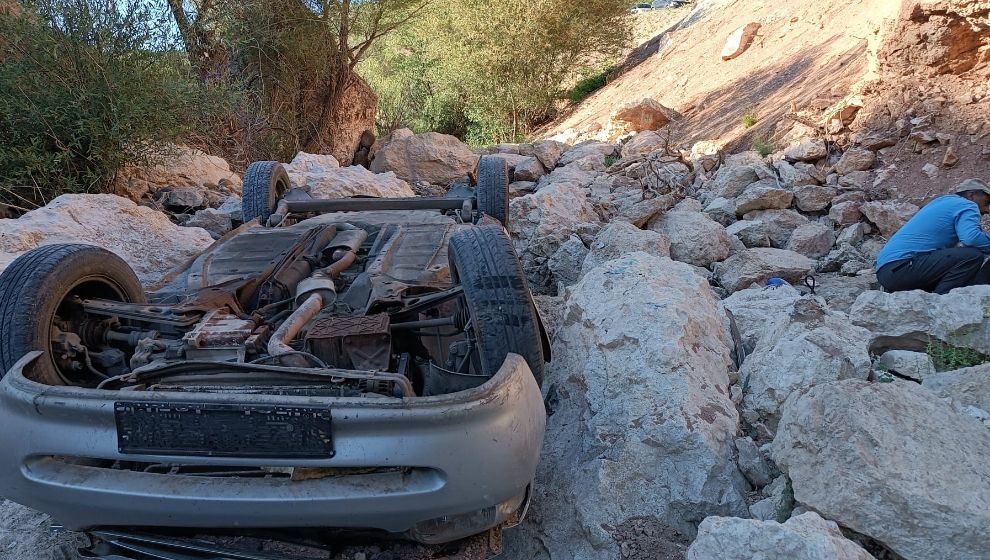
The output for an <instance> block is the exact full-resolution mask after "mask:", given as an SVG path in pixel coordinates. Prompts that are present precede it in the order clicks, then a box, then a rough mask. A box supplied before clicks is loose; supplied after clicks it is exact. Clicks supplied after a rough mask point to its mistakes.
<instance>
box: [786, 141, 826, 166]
mask: <svg viewBox="0 0 990 560" xmlns="http://www.w3.org/2000/svg"><path fill="white" fill-rule="evenodd" d="M827 155H828V146H826V145H825V141H824V140H822V139H821V138H805V139H804V140H801V141H800V142H796V143H794V144H792V145H790V146H789V147H788V148H787V149H786V150H784V157H785V158H787V159H788V160H790V161H816V160H819V159H822V158H823V157H825V156H827Z"/></svg>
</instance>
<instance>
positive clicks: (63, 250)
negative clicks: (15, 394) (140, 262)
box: [0, 243, 145, 385]
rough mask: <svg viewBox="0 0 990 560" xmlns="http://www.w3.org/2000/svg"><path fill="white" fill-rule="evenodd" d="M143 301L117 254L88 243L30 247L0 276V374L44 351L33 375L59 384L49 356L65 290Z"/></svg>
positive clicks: (135, 280) (61, 380) (62, 381)
mask: <svg viewBox="0 0 990 560" xmlns="http://www.w3.org/2000/svg"><path fill="white" fill-rule="evenodd" d="M72 293H79V294H85V295H88V296H89V297H102V298H108V299H116V300H117V301H125V302H129V303H144V302H145V296H144V290H143V289H142V287H141V282H140V281H139V280H138V278H137V276H136V275H135V274H134V271H133V270H131V267H130V266H128V264H127V263H126V262H124V261H123V259H121V258H120V257H118V256H117V255H115V254H113V253H111V252H110V251H107V250H106V249H103V248H101V247H95V246H92V245H82V244H75V243H72V244H57V245H44V246H41V247H38V248H36V249H32V250H31V251H28V252H27V253H24V254H23V255H21V256H19V257H17V258H16V259H14V262H12V263H10V266H8V267H7V269H6V270H4V271H3V274H0V376H3V374H5V373H6V372H7V371H8V370H10V368H11V367H13V365H14V363H16V362H17V360H20V359H21V358H22V357H23V356H24V355H25V354H27V353H28V352H32V351H35V350H41V351H43V352H45V355H44V356H42V357H41V358H40V359H39V360H38V361H37V362H35V368H34V369H33V371H34V373H35V375H34V378H35V379H36V380H37V381H40V382H42V383H47V384H49V385H62V384H65V383H66V381H67V380H66V378H65V377H64V376H63V375H60V374H59V371H58V368H57V367H56V365H55V363H54V361H53V359H52V357H51V347H50V334H51V328H52V319H53V318H54V316H55V312H56V310H57V309H58V307H59V305H60V304H61V302H62V301H63V300H64V299H65V298H66V297H67V296H69V295H70V294H72Z"/></svg>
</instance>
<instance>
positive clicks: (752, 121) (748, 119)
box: [741, 109, 760, 128]
mask: <svg viewBox="0 0 990 560" xmlns="http://www.w3.org/2000/svg"><path fill="white" fill-rule="evenodd" d="M741 122H742V125H743V128H753V127H754V126H756V123H758V122H760V115H759V114H757V112H756V110H755V109H750V110H749V111H746V114H745V115H743V117H742V119H741Z"/></svg>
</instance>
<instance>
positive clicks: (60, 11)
mask: <svg viewBox="0 0 990 560" xmlns="http://www.w3.org/2000/svg"><path fill="white" fill-rule="evenodd" d="M160 16H161V14H159V13H157V12H156V11H155V10H154V9H153V7H151V6H149V5H148V4H146V3H145V2H142V1H140V0H42V1H41V2H39V3H37V4H25V7H24V9H23V10H16V11H13V10H4V11H2V12H0V137H2V140H0V202H3V203H4V204H5V205H6V206H8V207H13V208H15V209H19V210H29V209H31V208H33V207H35V206H37V205H39V204H44V203H46V202H47V201H48V199H50V198H52V197H53V196H56V195H58V194H61V193H62V192H97V191H103V190H106V189H107V188H108V187H109V186H110V185H111V184H112V181H113V179H114V176H115V174H116V173H117V171H118V170H119V169H120V168H121V167H122V166H124V165H126V164H130V163H140V162H146V161H148V160H149V159H152V158H154V157H156V156H158V155H160V154H161V149H162V146H163V145H165V144H167V143H169V142H173V141H176V140H179V139H181V138H184V137H186V136H188V135H189V134H191V133H193V132H194V131H196V130H198V129H199V128H200V126H201V125H202V124H203V120H202V119H201V117H202V116H203V115H206V114H208V113H209V112H210V110H212V109H213V108H215V107H219V106H220V100H219V98H217V97H215V96H214V95H212V93H211V92H209V91H206V90H205V89H203V88H202V87H200V86H199V85H198V84H197V83H196V81H195V80H192V79H190V76H189V72H188V65H187V64H186V63H185V61H184V57H183V56H182V55H181V54H180V53H176V52H175V51H173V50H170V49H169V45H168V44H167V41H166V38H165V37H163V36H162V35H161V34H160V33H159V32H158V31H159V30H160V29H162V26H161V21H162V20H161V17H160Z"/></svg>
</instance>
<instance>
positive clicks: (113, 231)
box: [0, 194, 213, 285]
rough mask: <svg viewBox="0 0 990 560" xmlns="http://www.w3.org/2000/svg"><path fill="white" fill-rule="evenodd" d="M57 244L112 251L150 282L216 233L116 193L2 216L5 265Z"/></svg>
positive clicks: (75, 197) (69, 198)
mask: <svg viewBox="0 0 990 560" xmlns="http://www.w3.org/2000/svg"><path fill="white" fill-rule="evenodd" d="M52 243H86V244H89V245H98V246H100V247H103V248H104V249H107V250H109V251H113V252H114V253H116V254H117V255H118V256H120V257H121V258H122V259H124V260H125V261H127V264H129V265H131V268H133V269H134V272H135V273H136V274H137V276H138V278H139V279H140V280H141V283H142V284H145V285H150V284H154V283H156V282H158V281H159V280H160V279H161V278H162V277H163V276H165V275H166V274H167V273H168V272H169V271H170V270H172V268H174V267H176V266H178V265H180V264H182V263H184V262H185V261H186V260H188V259H189V258H190V257H192V256H194V255H197V254H199V253H200V252H202V251H203V250H204V249H206V248H207V247H209V246H210V245H211V244H212V243H213V237H211V236H210V234H209V232H207V231H206V230H204V229H200V228H198V227H181V226H177V225H175V224H173V223H172V222H171V221H169V219H168V217H166V216H165V214H162V213H161V212H157V211H155V210H152V209H151V208H148V207H145V206H138V205H137V204H134V203H133V202H131V201H130V200H127V199H126V198H122V197H119V196H115V195H112V194H64V195H62V196H60V197H58V198H56V199H55V200H53V201H51V202H50V203H48V205H47V206H44V207H43V208H38V209H37V210H32V211H31V212H28V213H27V214H24V215H23V216H21V217H20V218H18V219H16V220H14V219H7V220H0V254H2V258H0V262H3V263H4V265H6V264H9V263H10V261H12V260H13V259H14V257H16V256H17V255H18V254H20V253H23V252H24V251H28V250H31V249H34V248H35V247H38V246H40V245H51V244H52Z"/></svg>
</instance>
